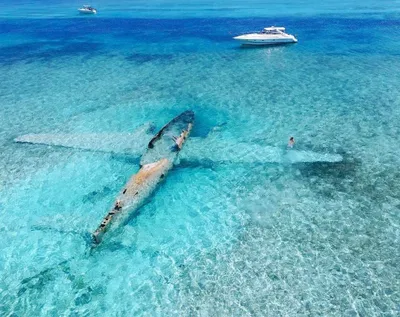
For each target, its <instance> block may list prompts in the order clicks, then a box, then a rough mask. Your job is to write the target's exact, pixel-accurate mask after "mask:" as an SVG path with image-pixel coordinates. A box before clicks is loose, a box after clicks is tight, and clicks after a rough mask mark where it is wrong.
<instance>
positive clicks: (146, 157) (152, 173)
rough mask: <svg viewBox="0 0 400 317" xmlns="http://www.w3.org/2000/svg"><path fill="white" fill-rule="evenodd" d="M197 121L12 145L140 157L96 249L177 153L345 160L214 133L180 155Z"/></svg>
mask: <svg viewBox="0 0 400 317" xmlns="http://www.w3.org/2000/svg"><path fill="white" fill-rule="evenodd" d="M194 118H195V116H194V112H193V111H191V110H187V111H185V112H183V113H181V114H180V115H178V116H177V117H175V118H174V119H173V120H171V121H170V122H169V123H167V124H166V125H165V126H164V127H163V128H162V129H161V130H160V131H159V132H157V134H155V135H153V134H151V130H152V129H151V127H152V126H151V125H150V124H144V125H142V126H140V127H139V128H137V129H136V130H135V131H133V132H132V133H116V134H115V133H114V134H112V133H97V134H96V133H87V134H27V135H23V136H20V137H18V138H16V139H15V140H14V141H15V142H18V143H30V144H45V145H52V146H63V147H72V148H78V149H85V150H94V151H106V152H113V153H124V154H129V155H131V156H132V155H134V156H137V157H140V156H141V158H140V169H139V171H138V172H137V173H136V174H135V175H133V176H132V177H131V179H130V180H129V181H128V182H127V183H126V184H125V186H124V187H123V188H122V190H121V192H120V193H119V195H118V196H117V198H116V200H115V202H114V204H113V206H112V208H111V210H110V211H109V212H108V213H107V215H106V216H105V217H104V218H103V220H102V221H101V223H100V225H99V226H98V227H97V229H96V230H95V231H94V233H93V234H92V237H93V242H94V246H96V245H98V244H99V243H100V242H101V241H102V238H103V236H104V234H105V233H106V232H107V231H111V230H112V229H114V228H117V227H118V226H119V225H121V224H123V223H125V222H126V221H127V220H128V219H129V218H130V217H132V216H133V215H134V214H135V212H136V211H137V210H138V209H139V208H140V207H141V206H142V205H143V204H144V203H145V201H146V198H148V197H149V196H150V195H151V194H152V193H153V192H154V190H155V189H156V188H157V185H158V184H159V183H160V182H161V180H162V179H163V178H164V177H165V176H166V175H167V173H168V171H169V170H171V168H172V167H173V166H174V164H177V163H178V160H177V158H178V154H179V163H182V162H188V163H191V164H193V163H194V164H203V163H204V164H206V165H209V164H210V162H211V163H216V164H217V163H222V164H254V163H256V164H257V163H258V164H265V163H283V164H294V163H310V162H331V163H335V162H341V161H342V160H343V157H342V156H341V155H339V154H330V153H318V152H313V151H299V150H294V149H290V150H287V149H283V148H280V147H273V146H265V145H260V144H257V143H252V142H247V141H246V142H244V141H237V140H228V139H224V138H223V137H221V135H219V134H211V135H209V136H207V137H205V138H201V137H192V138H191V139H190V142H188V144H187V145H186V146H185V151H183V152H182V153H180V150H181V149H182V147H183V145H184V143H185V141H186V139H187V138H188V137H189V134H190V132H191V130H192V127H193V123H194ZM143 152H144V154H143ZM189 165H190V164H189Z"/></svg>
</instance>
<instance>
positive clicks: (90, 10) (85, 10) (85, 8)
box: [78, 5, 97, 14]
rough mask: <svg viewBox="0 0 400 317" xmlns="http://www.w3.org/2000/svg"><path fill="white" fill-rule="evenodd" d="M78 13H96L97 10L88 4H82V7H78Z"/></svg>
mask: <svg viewBox="0 0 400 317" xmlns="http://www.w3.org/2000/svg"><path fill="white" fill-rule="evenodd" d="M78 11H79V13H82V14H96V13H97V10H96V9H95V8H93V7H91V6H90V5H84V6H83V7H82V8H79V9H78Z"/></svg>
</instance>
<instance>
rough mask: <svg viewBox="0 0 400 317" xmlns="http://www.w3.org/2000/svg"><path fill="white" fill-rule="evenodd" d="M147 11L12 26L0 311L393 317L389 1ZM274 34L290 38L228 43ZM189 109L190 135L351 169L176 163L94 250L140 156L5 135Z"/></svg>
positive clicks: (0, 114) (25, 20)
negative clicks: (286, 151)
mask: <svg viewBox="0 0 400 317" xmlns="http://www.w3.org/2000/svg"><path fill="white" fill-rule="evenodd" d="M78 5H79V4H76V5H75V6H78ZM139 5H140V6H142V9H143V10H136V11H135V10H130V11H128V12H124V13H123V14H122V13H119V12H120V11H118V10H117V8H115V9H114V11H113V10H110V11H107V10H106V9H107V8H111V7H112V5H111V4H110V3H106V2H104V3H100V2H99V3H98V5H97V7H98V8H101V7H103V11H106V12H107V13H105V14H104V15H103V14H99V15H98V16H96V17H93V18H87V17H86V18H79V17H76V16H75V14H74V12H72V11H71V13H68V14H66V13H65V14H64V12H65V11H66V9H65V10H64V8H67V5H58V6H56V5H54V4H52V5H51V6H50V8H54V10H53V9H52V10H50V8H49V7H48V6H45V5H44V4H43V3H42V4H30V3H23V5H21V6H20V7H18V6H17V4H15V6H12V7H10V6H8V7H7V10H9V11H8V15H7V17H6V16H5V15H2V17H3V18H2V19H1V20H0V38H1V41H0V43H1V44H0V82H1V85H0V105H1V107H0V143H1V145H2V151H1V152H0V167H1V168H0V190H1V192H0V193H1V196H0V219H1V221H0V232H1V235H2V239H1V242H0V250H1V252H0V272H1V273H0V274H1V275H0V312H1V314H2V315H6V316H32V315H41V316H59V315H65V316H89V315H90V316H92V315H99V314H107V315H110V316H124V315H143V316H216V315H217V316H253V315H254V316H310V315H311V316H327V315H329V316H396V315H398V314H399V312H400V308H399V305H400V285H399V282H398V281H399V280H400V269H399V266H398V260H399V256H400V251H399V247H398V245H399V236H400V231H399V230H400V229H399V228H400V214H399V209H400V196H399V190H400V181H399V176H400V175H399V172H398V164H399V155H398V148H397V144H398V143H399V141H400V140H399V124H398V122H399V119H400V110H399V109H400V108H399V104H400V93H399V91H398V86H399V81H400V75H399V72H398V70H399V69H400V62H399V59H398V56H399V54H400V45H399V43H400V42H399V41H398V39H399V37H400V32H399V22H398V17H397V12H398V9H399V7H398V5H397V4H396V3H394V4H393V3H392V5H391V6H390V7H388V6H386V4H385V3H382V5H381V6H380V7H377V6H376V5H375V4H374V3H372V2H371V3H368V2H365V3H362V4H361V3H359V2H358V1H353V2H351V1H350V2H346V3H345V4H344V6H343V7H341V8H339V9H337V8H336V7H335V5H334V4H329V3H328V4H326V5H322V4H314V3H312V4H311V3H310V4H307V5H301V6H300V5H299V4H296V3H295V2H289V3H288V4H287V8H288V10H287V11H286V14H282V12H281V10H280V4H274V5H272V8H273V10H271V12H268V10H265V11H257V13H255V12H254V10H253V7H252V6H250V5H249V4H246V3H242V2H234V3H230V6H232V5H236V10H231V9H229V8H228V9H227V8H226V7H224V5H227V4H226V3H225V2H224V3H223V2H220V3H210V2H209V3H206V2H204V3H196V4H181V3H175V6H174V8H175V9H174V10H172V9H171V4H170V3H157V2H151V3H150V4H148V7H146V5H145V4H138V6H139ZM178 5H179V6H178ZM253 5H254V7H255V8H257V6H260V3H257V2H254V3H253ZM2 6H4V5H2ZM18 8H23V10H22V11H21V10H17V9H18ZM135 8H136V9H137V7H135ZM157 8H159V10H156V9H157ZM166 8H169V9H170V10H165V9H166ZM24 10H26V12H28V13H29V14H33V13H32V12H36V13H35V14H36V15H34V17H37V18H40V19H36V18H35V19H33V18H32V16H31V17H28V16H25V17H21V12H24ZM167 11H168V12H167ZM3 12H5V11H3ZM54 12H55V13H54ZM60 12H61V13H60ZM179 12H180V13H179ZM57 16H60V17H61V18H58V17H57ZM177 16H179V19H177ZM262 16H264V17H262ZM271 24H275V25H285V26H286V27H287V29H288V31H289V33H294V34H296V36H297V37H298V38H299V43H298V44H296V45H290V46H279V47H271V48H257V49H242V48H240V47H238V45H237V43H235V42H233V41H232V40H231V37H232V36H233V35H236V34H240V33H242V32H246V31H249V30H257V29H260V28H262V27H264V26H267V25H271ZM186 109H192V110H193V111H195V113H196V123H195V126H194V130H193V133H192V135H193V136H195V137H206V136H207V135H208V134H209V133H213V134H217V135H220V136H221V137H222V138H224V139H225V140H229V141H231V142H252V143H255V144H257V145H265V146H276V147H281V148H284V147H285V145H286V142H287V140H288V138H289V136H291V135H293V136H294V137H295V139H296V141H297V142H296V145H295V147H296V148H297V149H299V150H308V151H311V150H313V151H318V152H321V153H332V154H335V153H339V154H342V155H343V157H344V161H343V162H340V163H332V164H330V163H298V164H293V165H290V164H272V163H271V164H250V163H243V164H240V163H237V162H236V163H235V164H213V163H212V162H208V161H207V160H206V158H205V160H204V161H202V162H200V163H202V164H199V162H197V163H196V164H190V163H186V164H182V165H181V166H177V167H176V168H175V169H174V170H173V171H172V172H171V173H170V174H169V175H168V178H167V179H166V181H165V182H164V183H162V185H161V186H160V188H159V189H158V190H157V192H156V193H155V195H154V196H153V197H152V199H151V200H150V201H149V203H148V204H146V205H145V206H144V207H143V208H142V209H141V210H140V213H139V215H138V216H137V217H135V218H133V219H132V220H131V221H130V222H129V223H128V224H127V225H126V226H124V227H122V228H121V230H120V231H118V232H116V233H115V235H113V236H112V237H110V238H109V239H108V240H107V241H105V243H104V244H103V245H102V246H101V247H100V248H99V249H98V250H96V252H93V253H92V254H88V252H87V249H88V247H87V245H88V244H87V240H88V232H91V231H93V230H94V229H95V228H96V226H97V225H98V224H99V222H100V221H101V219H102V217H103V216H104V215H105V213H106V211H107V210H108V209H109V207H110V206H111V205H112V202H113V200H114V197H115V195H116V194H117V193H118V192H119V190H120V189H121V187H122V186H123V185H124V183H125V182H126V180H127V179H128V178H129V177H130V175H131V174H132V173H134V172H136V171H137V170H138V164H137V163H138V158H137V157H135V156H130V155H122V154H118V153H106V152H91V151H84V150H78V149H68V148H61V147H48V146H43V145H28V144H17V143H14V142H13V140H14V138H16V137H18V136H20V135H23V134H27V133H98V132H101V133H106V132H110V133H115V132H130V131H132V130H133V129H134V128H135V127H137V126H139V125H141V124H143V123H146V122H150V121H151V122H154V124H155V125H156V126H157V127H161V126H162V125H163V124H165V123H166V122H168V121H169V120H170V119H171V118H172V117H174V116H175V115H177V114H179V113H180V112H182V111H184V110H186ZM188 142H190V139H189V141H188ZM184 150H185V149H184ZM184 150H183V151H184ZM220 150H221V151H223V150H224V149H220ZM232 155H233V154H232Z"/></svg>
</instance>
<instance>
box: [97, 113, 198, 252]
mask: <svg viewBox="0 0 400 317" xmlns="http://www.w3.org/2000/svg"><path fill="white" fill-rule="evenodd" d="M193 121H194V113H193V111H185V112H183V113H182V114H180V115H179V116H177V117H176V118H174V119H173V120H172V121H171V122H169V123H168V124H167V125H165V126H164V127H163V128H162V129H161V130H160V131H159V132H158V133H157V134H156V135H155V136H154V137H153V138H152V139H151V140H150V142H149V144H148V146H147V150H146V152H145V153H144V155H143V156H142V159H141V161H140V166H141V167H140V170H139V171H138V172H137V173H136V174H135V175H133V176H132V177H131V179H130V180H129V181H128V183H126V185H125V186H124V188H123V189H122V191H121V193H120V194H119V195H118V197H117V200H116V201H115V204H114V207H113V208H112V209H111V210H110V211H109V212H108V214H107V215H106V216H105V217H104V219H103V221H102V222H101V224H100V226H99V227H98V228H97V229H96V231H95V232H94V233H93V238H94V242H95V243H97V244H98V243H100V242H101V240H102V237H103V235H104V233H105V232H106V231H108V230H109V229H110V228H111V227H113V226H116V225H117V224H119V223H123V222H125V221H126V219H128V218H129V217H130V216H131V215H132V213H133V212H135V211H136V210H138V209H139V207H140V206H141V205H142V204H143V202H144V201H145V200H146V198H147V197H149V196H150V195H151V193H152V192H153V191H154V190H155V189H156V187H157V185H158V183H159V182H160V181H161V180H162V179H163V178H164V177H165V176H166V175H167V173H168V171H169V170H170V169H171V168H172V167H173V165H174V161H175V159H176V157H177V156H178V153H179V151H180V150H181V148H182V146H183V144H184V142H185V140H186V138H187V137H188V136H189V134H190V131H191V130H192V126H193Z"/></svg>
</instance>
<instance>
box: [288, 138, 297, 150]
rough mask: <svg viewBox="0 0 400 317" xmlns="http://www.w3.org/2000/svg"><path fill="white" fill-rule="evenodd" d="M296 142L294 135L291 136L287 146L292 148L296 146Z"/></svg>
mask: <svg viewBox="0 0 400 317" xmlns="http://www.w3.org/2000/svg"><path fill="white" fill-rule="evenodd" d="M294 143H295V141H294V137H292V136H291V137H290V139H289V142H288V145H287V147H288V148H289V149H291V148H292V147H293V146H294Z"/></svg>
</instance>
